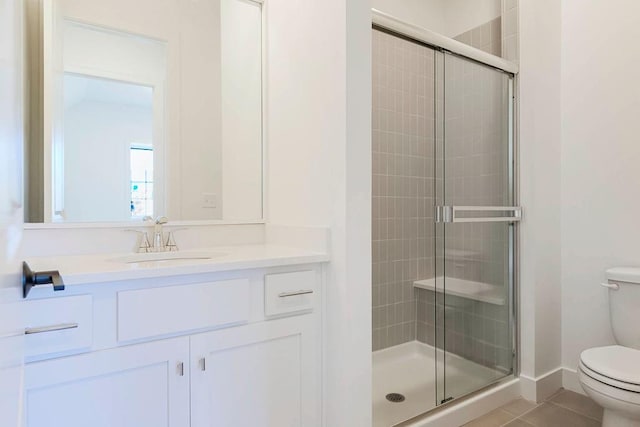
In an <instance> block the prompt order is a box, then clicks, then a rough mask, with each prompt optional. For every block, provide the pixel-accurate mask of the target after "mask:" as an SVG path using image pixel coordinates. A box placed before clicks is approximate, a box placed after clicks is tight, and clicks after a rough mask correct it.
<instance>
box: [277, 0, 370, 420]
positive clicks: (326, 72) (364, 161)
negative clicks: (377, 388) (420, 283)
mask: <svg viewBox="0 0 640 427" xmlns="http://www.w3.org/2000/svg"><path fill="white" fill-rule="evenodd" d="M266 5H267V6H266V7H267V22H268V30H267V43H268V46H267V49H268V69H267V76H268V86H267V89H268V95H267V102H268V118H267V124H268V126H267V136H268V141H269V143H268V150H269V151H268V161H269V167H268V180H267V182H268V194H267V201H268V218H269V219H270V221H271V222H273V223H275V224H287V225H320V226H323V225H324V226H329V227H330V228H331V245H330V247H331V255H332V262H331V264H330V265H329V268H328V271H327V285H326V289H325V291H326V292H325V296H326V300H325V304H326V307H327V308H326V312H325V313H324V319H325V327H324V333H325V342H324V345H323V348H324V350H325V364H324V369H325V379H324V396H325V401H324V403H325V415H326V416H325V419H324V423H325V425H327V426H336V427H341V426H367V425H370V424H371V118H370V117H371V13H370V8H371V4H370V2H369V1H368V0H349V1H348V2H345V1H343V0H325V1H312V0H269V1H268V2H267V3H266ZM318 23H325V25H324V26H322V25H321V26H319V25H318Z"/></svg>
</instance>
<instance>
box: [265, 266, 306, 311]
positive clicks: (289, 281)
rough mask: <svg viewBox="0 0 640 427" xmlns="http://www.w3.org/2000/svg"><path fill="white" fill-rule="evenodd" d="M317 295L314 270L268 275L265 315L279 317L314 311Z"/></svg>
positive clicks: (266, 277)
mask: <svg viewBox="0 0 640 427" xmlns="http://www.w3.org/2000/svg"><path fill="white" fill-rule="evenodd" d="M316 293H317V286H316V273H315V271H313V270H307V271H294V272H290V273H278V274H267V275H266V276H265V278H264V313H265V315H266V316H278V315H282V314H288V313H295V312H299V311H306V310H313V307H314V304H315V300H316V298H317V297H316Z"/></svg>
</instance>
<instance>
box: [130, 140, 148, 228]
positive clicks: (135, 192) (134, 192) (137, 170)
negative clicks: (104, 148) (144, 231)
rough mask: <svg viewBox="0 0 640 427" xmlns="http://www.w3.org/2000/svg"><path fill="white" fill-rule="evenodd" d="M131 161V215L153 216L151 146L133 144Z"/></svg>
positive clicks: (136, 216) (139, 216)
mask: <svg viewBox="0 0 640 427" xmlns="http://www.w3.org/2000/svg"><path fill="white" fill-rule="evenodd" d="M129 155H130V156H129V161H130V163H131V184H130V186H131V217H132V218H144V217H145V216H151V217H153V216H154V215H153V148H152V147H151V146H149V145H147V146H145V145H137V144H133V145H132V146H131V150H130V151H129Z"/></svg>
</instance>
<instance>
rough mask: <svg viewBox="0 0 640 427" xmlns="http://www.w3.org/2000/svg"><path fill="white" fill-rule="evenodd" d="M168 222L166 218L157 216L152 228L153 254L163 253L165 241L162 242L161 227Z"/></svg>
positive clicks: (162, 233) (162, 231)
mask: <svg viewBox="0 0 640 427" xmlns="http://www.w3.org/2000/svg"><path fill="white" fill-rule="evenodd" d="M167 222H169V219H168V218H167V217H166V216H159V217H158V218H156V223H155V225H154V226H153V251H154V252H164V251H165V248H166V244H165V240H164V230H163V226H164V225H165V224H166V223H167Z"/></svg>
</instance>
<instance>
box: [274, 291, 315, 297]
mask: <svg viewBox="0 0 640 427" xmlns="http://www.w3.org/2000/svg"><path fill="white" fill-rule="evenodd" d="M312 293H313V290H312V289H301V290H299V291H294V292H282V293H280V294H278V296H279V297H280V298H288V297H295V296H298V295H307V294H312Z"/></svg>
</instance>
